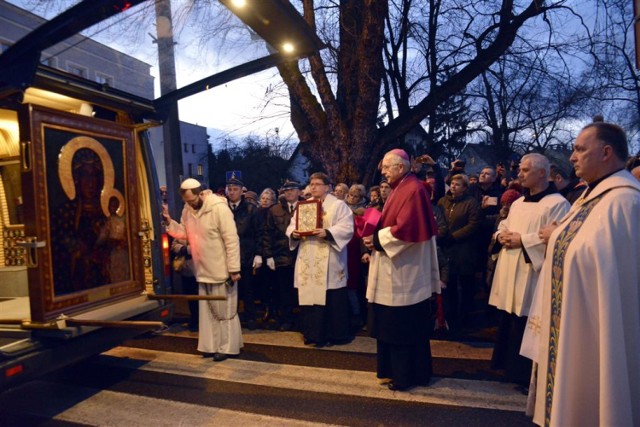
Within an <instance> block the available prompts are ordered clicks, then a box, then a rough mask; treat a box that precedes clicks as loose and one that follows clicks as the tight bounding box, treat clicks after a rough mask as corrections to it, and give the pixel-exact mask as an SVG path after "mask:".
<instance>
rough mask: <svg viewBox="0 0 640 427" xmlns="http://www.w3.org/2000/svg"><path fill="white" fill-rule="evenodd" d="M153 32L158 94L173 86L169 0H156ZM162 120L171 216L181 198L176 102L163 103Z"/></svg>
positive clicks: (179, 146)
mask: <svg viewBox="0 0 640 427" xmlns="http://www.w3.org/2000/svg"><path fill="white" fill-rule="evenodd" d="M156 32H157V36H158V37H157V39H156V43H157V44H158V62H159V71H160V95H161V96H162V95H166V94H167V93H169V92H172V91H174V90H176V88H177V83H176V61H175V52H174V48H173V47H174V45H175V43H174V41H173V22H172V18H171V0H156ZM166 113H167V115H166V120H165V122H164V124H163V126H162V138H163V141H164V161H165V171H166V174H167V177H166V179H167V180H166V182H167V192H168V199H167V201H168V204H169V213H170V214H171V216H172V217H173V218H178V217H179V215H180V210H179V208H180V207H181V206H182V199H181V198H180V194H179V193H178V188H179V186H180V182H181V181H182V178H183V170H182V139H181V137H180V117H179V114H178V102H177V101H175V102H173V103H171V104H170V105H169V106H168V107H167V111H166Z"/></svg>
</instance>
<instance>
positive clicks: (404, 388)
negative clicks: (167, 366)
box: [214, 356, 415, 391]
mask: <svg viewBox="0 0 640 427" xmlns="http://www.w3.org/2000/svg"><path fill="white" fill-rule="evenodd" d="M214 359H215V356H214ZM387 387H388V388H389V390H391V391H407V390H411V389H412V388H414V387H415V385H401V384H396V383H394V382H393V381H391V382H389V383H388V384H387Z"/></svg>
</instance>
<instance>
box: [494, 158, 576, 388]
mask: <svg viewBox="0 0 640 427" xmlns="http://www.w3.org/2000/svg"><path fill="white" fill-rule="evenodd" d="M549 168H550V166H549V160H548V159H547V158H546V157H545V156H543V155H541V154H537V153H533V154H526V155H525V156H523V157H522V160H521V162H520V172H519V173H518V179H519V180H520V184H521V185H522V187H524V189H525V191H524V197H520V198H519V199H517V200H516V201H515V202H514V203H513V204H512V205H511V209H510V211H509V216H508V217H507V218H506V219H504V220H503V221H501V222H500V225H499V226H498V231H496V233H495V235H496V238H497V246H496V247H497V248H500V247H501V250H500V254H499V257H498V263H497V266H496V270H495V273H494V276H493V285H492V286H491V295H490V297H489V304H490V305H493V306H495V307H496V308H498V310H501V313H502V320H501V322H500V325H499V327H498V337H497V342H496V345H495V347H494V351H493V358H492V360H491V367H492V368H493V369H505V370H506V373H507V377H508V378H509V379H510V380H511V381H514V382H516V383H518V384H519V385H521V386H523V387H527V386H528V385H529V379H530V378H531V362H530V361H529V360H528V359H526V358H524V357H522V356H520V345H521V344H522V335H523V334H524V329H525V326H526V324H527V316H528V314H529V308H530V306H531V299H532V298H533V291H534V289H535V286H536V283H537V281H538V274H539V273H540V269H541V268H542V261H543V260H544V253H545V244H544V241H543V240H542V239H540V237H538V230H540V227H542V226H544V225H547V224H550V223H552V222H553V221H556V220H559V219H560V218H562V217H563V216H564V215H565V214H566V213H567V212H568V211H569V207H570V204H569V202H567V200H566V199H565V198H564V197H563V196H561V195H560V193H558V190H557V189H556V188H555V186H554V185H553V183H551V182H550V181H549Z"/></svg>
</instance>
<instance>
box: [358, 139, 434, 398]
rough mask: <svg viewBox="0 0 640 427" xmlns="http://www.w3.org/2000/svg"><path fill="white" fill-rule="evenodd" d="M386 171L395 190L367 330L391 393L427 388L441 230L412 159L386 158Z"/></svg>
mask: <svg viewBox="0 0 640 427" xmlns="http://www.w3.org/2000/svg"><path fill="white" fill-rule="evenodd" d="M381 168H382V173H383V175H384V176H385V177H386V178H387V181H388V183H389V185H390V186H391V188H392V191H391V194H390V195H389V198H388V199H387V202H386V203H385V205H384V209H383V210H382V217H381V218H380V223H379V224H378V228H377V230H376V231H375V233H374V234H373V235H371V236H365V237H364V238H363V242H364V244H365V245H366V246H367V247H368V248H369V249H371V250H373V254H372V256H371V265H370V266H369V280H368V287H367V300H368V301H369V303H370V306H369V317H368V320H369V331H370V333H371V336H372V337H374V338H376V340H377V350H378V356H377V365H378V366H377V375H378V378H380V379H382V381H383V383H387V386H388V387H389V389H391V390H400V391H403V390H408V389H410V388H412V387H415V386H426V385H428V384H429V381H430V379H431V374H432V365H431V346H430V343H429V330H430V323H429V322H428V321H427V319H428V318H429V305H428V302H427V300H428V299H429V298H430V297H431V295H432V294H433V293H434V292H437V293H439V292H440V275H439V272H438V259H437V255H436V239H435V237H434V236H436V235H437V232H438V231H437V230H438V229H437V226H436V224H435V219H434V215H433V212H432V210H431V202H430V201H429V195H428V194H427V190H426V189H425V187H424V185H423V184H422V182H420V180H418V178H417V177H416V176H415V175H414V174H412V173H410V172H409V170H410V160H409V156H408V155H407V153H406V152H404V151H403V150H399V149H395V150H391V151H389V152H388V153H387V154H385V156H384V158H383V160H382V167H381Z"/></svg>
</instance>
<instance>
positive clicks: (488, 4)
mask: <svg viewBox="0 0 640 427" xmlns="http://www.w3.org/2000/svg"><path fill="white" fill-rule="evenodd" d="M416 3H417V4H415V5H414V4H413V2H412V1H410V0H403V1H400V0H399V1H398V2H393V1H373V2H372V1H365V0H344V1H341V2H340V3H339V4H334V3H329V2H314V1H313V0H303V1H302V5H303V10H304V17H305V19H306V20H307V22H308V23H309V24H310V25H311V26H312V27H313V28H317V22H321V21H322V20H321V19H318V18H317V16H316V14H317V13H318V14H320V13H322V15H323V16H322V17H323V18H326V17H328V18H334V19H338V23H339V39H338V40H339V45H336V44H335V43H336V41H335V39H331V41H330V49H331V53H330V54H324V56H323V55H320V54H318V55H315V56H313V57H312V58H310V60H309V64H310V76H311V77H310V78H311V79H313V83H310V82H309V81H307V79H306V76H305V74H303V71H302V70H301V68H300V67H299V65H298V64H297V63H289V64H286V65H284V66H281V67H280V69H279V70H280V73H281V75H282V77H283V80H284V81H285V83H286V84H287V86H288V88H289V91H290V96H291V114H292V122H293V124H294V127H295V129H296V131H297V132H298V136H299V137H300V141H301V143H302V144H305V145H307V146H309V147H312V150H311V151H312V152H313V153H314V154H315V155H317V156H318V157H319V158H320V159H321V162H322V164H323V165H324V166H325V169H326V170H327V172H329V173H330V174H332V175H333V176H334V177H335V179H337V180H340V181H348V182H349V181H354V180H364V181H365V182H368V180H369V179H371V177H372V175H373V174H374V173H375V167H376V164H377V162H378V161H379V159H380V157H381V155H382V153H383V152H384V150H386V149H388V148H389V147H390V146H391V145H392V144H394V143H397V141H399V140H400V138H402V137H403V135H404V134H406V133H407V132H408V131H409V130H411V129H412V128H413V127H414V126H418V125H419V124H420V122H421V121H422V120H424V119H425V118H427V117H428V116H429V115H430V114H432V113H434V112H435V111H436V109H437V108H438V105H440V104H442V103H443V102H444V101H445V100H446V99H448V98H450V97H451V96H452V95H454V94H457V93H460V92H461V91H462V90H463V89H464V88H465V87H466V86H467V85H468V84H469V83H470V82H471V81H473V80H474V79H475V78H476V77H478V76H480V75H481V73H482V72H483V71H486V70H487V69H488V68H489V66H491V64H493V63H494V62H495V61H496V60H498V59H499V58H500V57H501V56H502V55H503V54H504V53H505V52H507V50H508V48H509V47H510V46H511V45H512V43H513V42H514V40H515V39H516V37H517V34H518V32H519V31H520V30H521V29H522V27H523V26H524V25H525V23H527V22H528V21H530V20H533V19H535V18H536V17H540V16H542V17H545V18H548V17H549V16H550V15H551V14H552V13H554V12H555V11H556V10H559V9H563V8H564V2H563V1H556V2H543V1H539V0H533V1H531V2H528V3H518V2H516V1H512V0H504V1H496V0H494V1H482V2H479V1H476V0H467V1H456V2H453V1H442V2H439V1H435V0H433V1H431V2H416ZM390 5H391V6H390ZM411 6H414V7H416V8H418V9H416V10H419V9H421V8H422V9H423V10H424V9H425V8H426V9H427V12H416V10H414V9H408V8H410V7H411ZM429 8H432V9H433V10H432V11H433V14H432V15H431V18H429V13H428V12H429V11H430V10H431V9H429ZM390 13H393V14H395V16H406V17H407V18H406V21H405V23H404V24H401V25H398V26H396V27H393V28H396V29H397V30H396V32H395V34H394V35H395V37H394V39H393V40H395V41H394V42H393V43H392V42H391V39H390V37H391V35H390V33H389V34H387V35H386V37H388V39H387V41H388V42H389V43H390V47H388V49H391V50H392V49H395V51H396V52H397V58H398V59H399V60H400V61H406V67H404V63H403V62H399V63H398V64H397V66H396V71H397V72H399V73H402V72H403V71H404V72H405V75H406V76H407V79H406V82H405V84H404V85H401V84H398V85H397V87H395V88H394V87H393V85H392V84H391V81H390V85H389V92H393V90H396V91H397V92H398V94H399V96H397V97H396V99H395V100H393V101H392V102H391V101H390V99H391V97H388V98H387V99H385V101H386V102H385V103H386V104H387V105H386V111H384V112H383V114H382V117H386V118H387V120H386V121H384V120H382V121H381V120H379V118H380V116H381V115H380V114H379V113H380V110H379V108H380V91H381V85H382V76H383V72H384V66H383V64H384V63H383V59H382V55H383V54H382V52H383V50H384V46H385V19H387V17H388V16H390V15H389V14H390ZM425 13H426V15H425ZM424 17H426V19H427V23H428V24H430V25H431V26H429V25H422V26H420V25H417V24H418V23H420V22H422V21H420V20H421V19H422V18H424ZM429 19H431V20H429ZM334 22H336V21H334ZM414 24H415V25H414ZM323 28H324V27H323ZM390 28H392V27H390V26H389V25H387V29H390ZM425 32H426V35H428V36H430V37H432V38H431V39H429V38H428V37H422V38H421V39H420V41H417V40H418V38H417V37H416V36H417V35H419V34H421V33H423V34H424V33H425ZM434 34H435V35H434ZM410 35H413V36H414V38H415V40H416V41H410V42H408V43H406V44H403V43H402V42H398V40H401V39H402V38H403V37H410ZM425 40H426V42H427V44H426V45H425V44H424V41H425ZM409 47H411V49H410V48H409ZM428 49H432V50H434V49H435V50H437V53H435V54H431V51H430V50H428ZM410 50H411V51H412V52H413V53H416V52H419V53H420V54H421V55H422V59H417V58H418V56H417V55H415V56H411V55H410V53H411V52H410ZM434 55H435V56H434ZM434 57H435V58H436V59H437V61H438V63H437V68H438V70H432V69H430V68H429V67H428V66H426V64H431V68H434V67H433V58H434ZM331 58H335V59H336V60H337V63H336V65H335V66H330V65H328V63H327V61H328V60H330V59H331ZM410 60H415V62H414V65H415V64H416V63H420V61H423V63H424V64H425V68H424V69H423V71H421V72H417V71H416V70H417V68H413V67H409V62H408V61H410ZM410 68H411V73H412V74H410V73H409V69H410ZM334 70H335V71H336V72H337V74H336V76H335V84H332V81H331V80H330V78H329V74H330V73H331V72H332V71H334ZM432 71H433V73H432ZM445 71H449V73H448V75H445V76H444V77H443V74H444V72H445ZM439 72H440V73H442V74H439ZM312 88H313V89H315V91H317V96H316V92H314V90H312ZM404 90H406V91H407V92H406V93H400V92H401V91H404ZM385 103H383V105H382V107H383V108H385V105H384V104H385ZM392 111H393V112H394V114H391V112H392ZM396 112H397V114H395V113H396Z"/></svg>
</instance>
